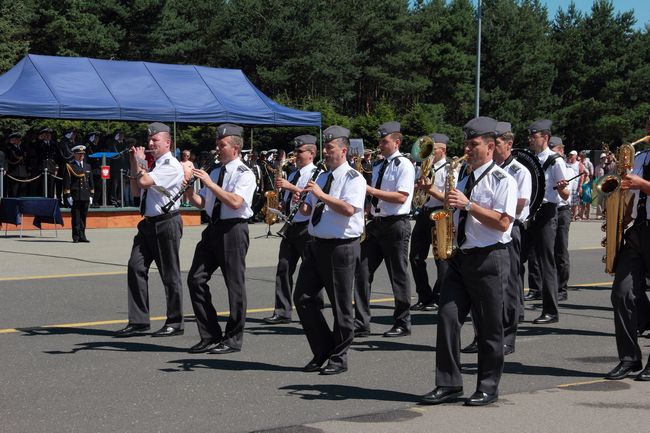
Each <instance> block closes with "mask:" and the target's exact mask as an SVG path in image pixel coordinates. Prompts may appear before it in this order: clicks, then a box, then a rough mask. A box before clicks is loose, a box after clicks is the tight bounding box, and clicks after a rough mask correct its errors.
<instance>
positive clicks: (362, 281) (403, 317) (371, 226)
mask: <svg viewBox="0 0 650 433" xmlns="http://www.w3.org/2000/svg"><path fill="white" fill-rule="evenodd" d="M410 237H411V224H410V223H409V221H408V219H407V218H400V219H397V220H373V221H370V223H368V226H367V228H366V239H365V240H364V241H363V242H362V243H361V261H360V265H359V269H358V270H357V280H356V283H355V291H354V302H355V305H354V325H355V328H361V329H366V330H369V329H370V288H371V285H372V280H373V276H374V274H375V271H376V270H377V268H378V267H379V265H380V264H381V262H382V261H385V262H386V269H387V271H388V279H389V280H390V284H391V287H392V288H393V296H394V297H395V311H394V312H393V320H394V323H395V326H403V327H405V328H407V329H408V328H410V326H411V312H410V310H409V308H410V306H411V281H410V280H409V276H408V246H409V238H410Z"/></svg>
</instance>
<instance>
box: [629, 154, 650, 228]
mask: <svg viewBox="0 0 650 433" xmlns="http://www.w3.org/2000/svg"><path fill="white" fill-rule="evenodd" d="M646 165H650V150H646V151H644V152H640V153H638V154H637V155H636V156H635V157H634V168H633V169H632V174H636V175H637V176H641V177H643V167H644V166H646ZM630 191H632V192H633V193H634V207H633V208H632V218H633V219H635V218H636V214H637V212H636V211H637V209H636V207H637V205H638V204H639V192H640V191H639V190H638V189H632V190H630ZM645 211H646V215H647V216H648V219H650V197H647V198H646V201H645Z"/></svg>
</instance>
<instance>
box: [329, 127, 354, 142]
mask: <svg viewBox="0 0 650 433" xmlns="http://www.w3.org/2000/svg"><path fill="white" fill-rule="evenodd" d="M349 137H350V130H349V129H348V128H344V127H342V126H338V125H333V126H330V127H329V128H327V129H326V130H325V131H323V141H324V142H325V143H329V142H330V141H332V140H334V139H337V138H349Z"/></svg>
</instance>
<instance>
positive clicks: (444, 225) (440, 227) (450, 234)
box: [429, 155, 467, 260]
mask: <svg viewBox="0 0 650 433" xmlns="http://www.w3.org/2000/svg"><path fill="white" fill-rule="evenodd" d="M466 158H467V155H463V156H462V157H460V158H454V160H453V161H452V162H451V164H450V166H449V172H448V173H447V178H446V179H445V205H444V207H443V209H440V210H437V211H435V212H432V213H431V216H430V217H429V218H431V221H433V222H434V227H433V229H432V231H431V239H432V244H433V245H432V246H433V256H434V257H435V258H436V259H442V260H447V259H449V258H450V257H451V256H453V255H454V253H455V252H456V249H457V248H458V247H456V246H454V232H455V229H454V218H453V216H454V208H453V207H451V206H449V205H448V204H447V197H448V195H449V191H451V190H452V189H453V188H454V184H455V183H456V179H455V176H456V168H457V167H458V165H459V164H460V163H461V162H462V161H464V160H465V159H466Z"/></svg>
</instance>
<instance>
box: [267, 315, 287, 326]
mask: <svg viewBox="0 0 650 433" xmlns="http://www.w3.org/2000/svg"><path fill="white" fill-rule="evenodd" d="M262 320H264V323H266V324H267V325H279V324H281V323H291V318H290V317H282V316H278V315H277V314H274V315H272V316H271V317H265V318H264V319H262Z"/></svg>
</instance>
